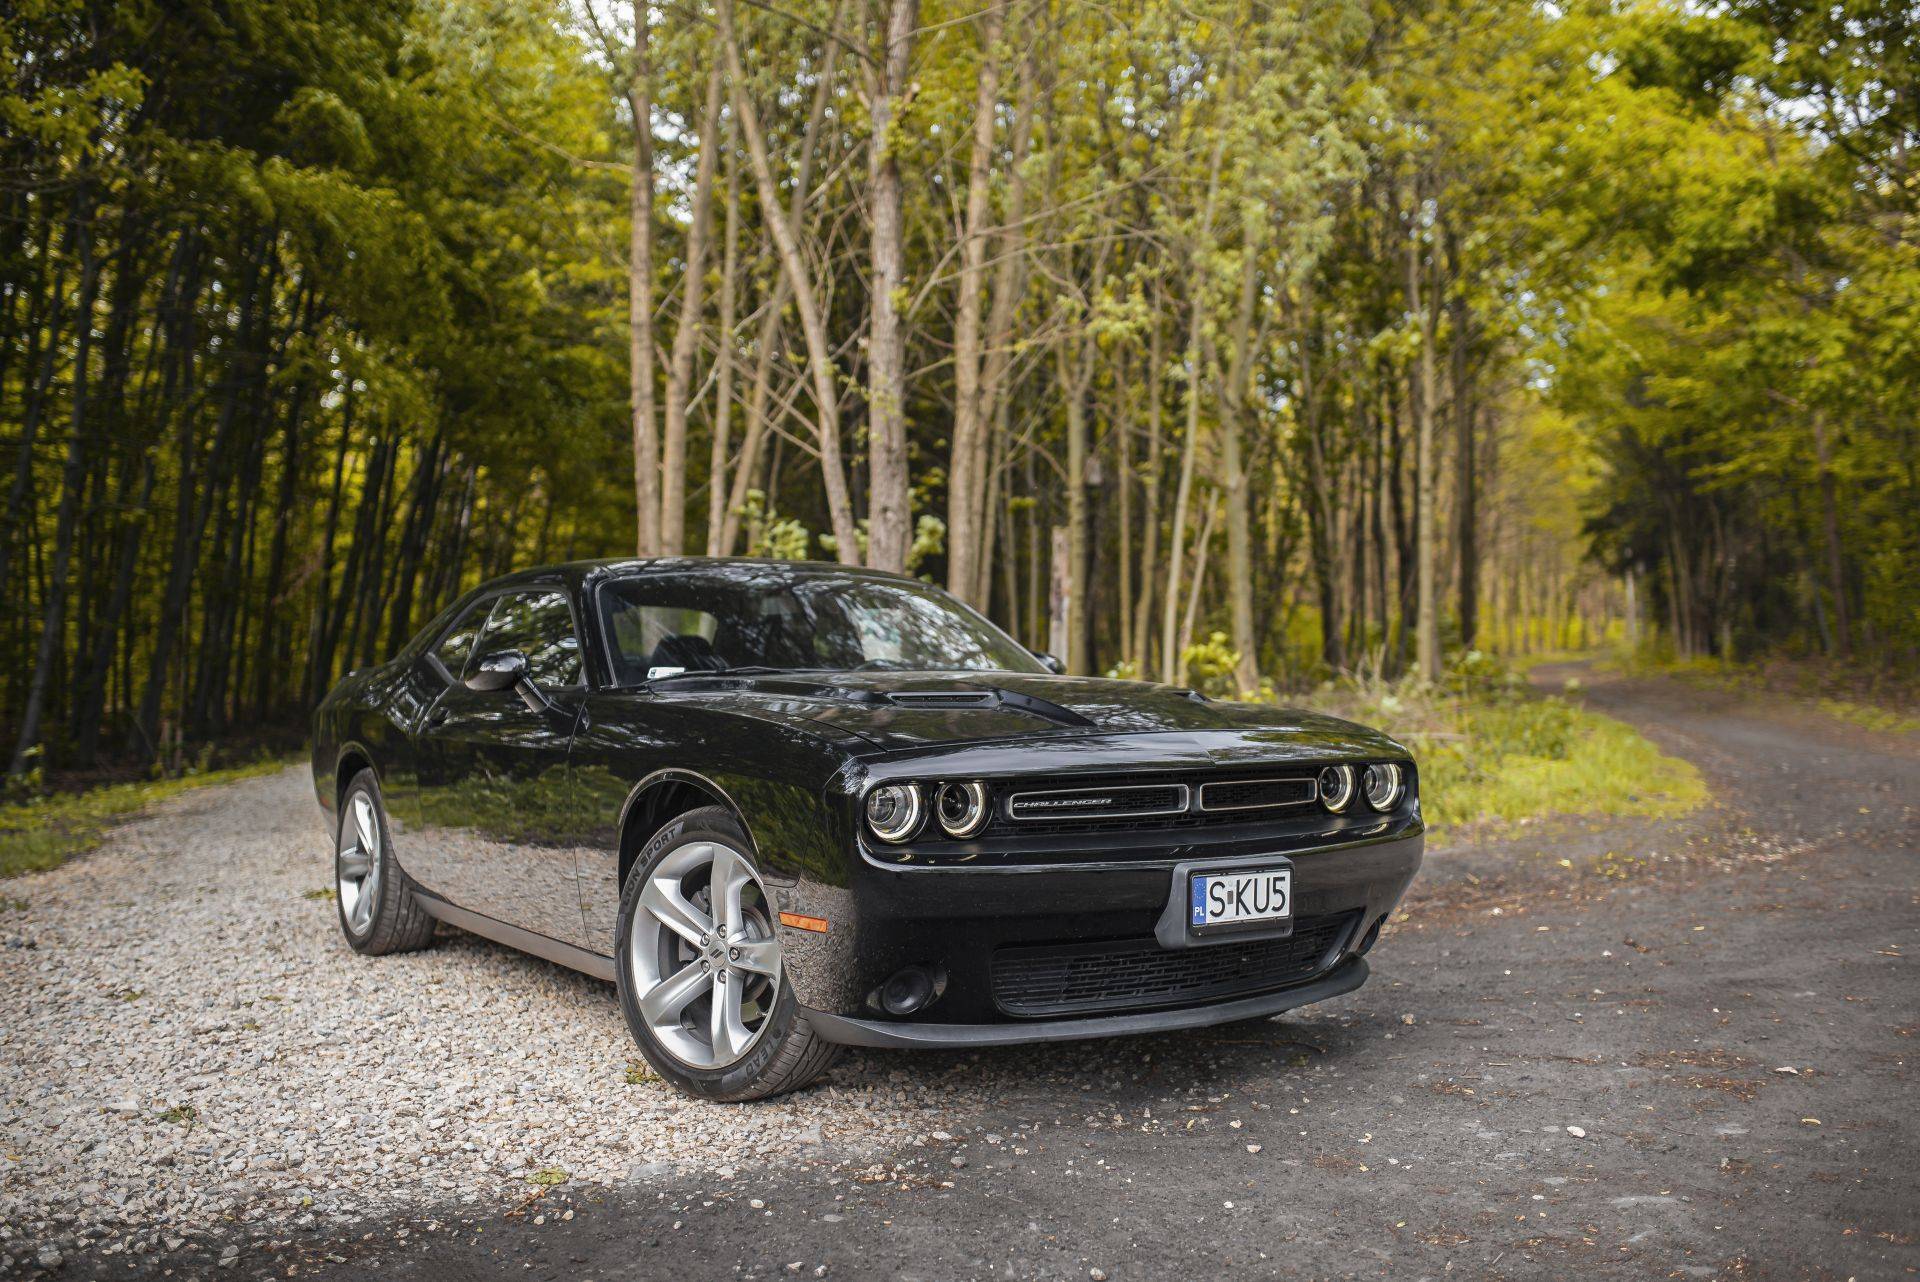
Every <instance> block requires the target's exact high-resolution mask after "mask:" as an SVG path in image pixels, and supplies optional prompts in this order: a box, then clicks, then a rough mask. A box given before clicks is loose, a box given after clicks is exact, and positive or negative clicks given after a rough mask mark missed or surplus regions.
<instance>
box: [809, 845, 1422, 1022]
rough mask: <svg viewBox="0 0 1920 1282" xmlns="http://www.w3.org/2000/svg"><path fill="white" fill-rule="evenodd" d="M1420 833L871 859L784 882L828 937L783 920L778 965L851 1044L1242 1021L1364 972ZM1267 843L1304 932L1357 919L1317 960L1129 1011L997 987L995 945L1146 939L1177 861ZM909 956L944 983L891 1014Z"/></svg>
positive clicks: (1415, 857) (1415, 863)
mask: <svg viewBox="0 0 1920 1282" xmlns="http://www.w3.org/2000/svg"><path fill="white" fill-rule="evenodd" d="M1424 840H1425V838H1424V835H1423V833H1422V831H1421V830H1420V828H1419V827H1418V825H1417V823H1416V824H1415V825H1414V826H1413V827H1412V828H1411V830H1410V831H1409V830H1402V831H1400V832H1398V833H1394V834H1390V835H1381V836H1378V837H1375V838H1372V839H1369V840H1364V841H1359V842H1349V843H1346V844H1342V845H1338V846H1328V847H1324V848H1322V849H1318V850H1299V849H1294V850H1288V851H1286V852H1285V853H1284V855H1279V854H1277V852H1275V851H1274V850H1273V848H1272V847H1271V846H1270V845H1265V844H1264V843H1261V842H1259V841H1247V842H1238V841H1233V842H1217V843H1216V842H1209V843H1205V844H1204V845H1202V844H1183V845H1180V846H1177V847H1171V848H1169V849H1168V850H1167V852H1166V855H1165V857H1163V858H1161V859H1156V860H1153V861H1151V862H1131V863H1116V864H1108V865H1103V866H1087V865H1082V866H1079V867H1046V866H1042V867H1032V866H1026V867H1017V868H1007V867H997V868H964V867H939V868H928V867H917V868H915V867H907V868H900V867H882V866H879V865H876V864H873V863H864V864H863V865H862V866H861V867H860V868H859V869H858V872H857V876H856V877H855V878H854V879H853V885H852V886H851V887H846V888H838V887H835V888H828V887H820V886H813V885H809V884H808V883H806V882H805V881H804V880H803V881H802V882H801V883H800V884H799V885H796V886H794V887H793V888H791V889H789V890H785V891H783V893H782V894H781V896H780V899H781V907H782V908H783V909H790V910H792V911H796V912H799V913H802V914H807V915H812V916H816V917H820V918H825V919H828V920H829V921H830V922H831V929H830V932H829V933H828V934H824V935H822V934H802V933H801V932H799V931H793V930H788V929H784V928H783V930H782V932H781V938H782V943H783V945H784V946H785V947H786V953H787V958H788V972H787V973H788V976H789V979H790V981H791V982H792V983H793V986H794V993H795V997H796V998H797V999H798V1001H799V1003H800V1005H801V1006H803V1007H805V1008H807V1010H808V1011H810V1012H812V1013H813V1018H814V1019H815V1022H816V1024H817V1026H818V1027H820V1029H821V1031H822V1033H823V1034H824V1035H825V1036H827V1037H828V1038H829V1039H830V1040H835V1041H844V1042H848V1043H850V1044H853V1045H867V1046H881V1045H888V1046H892V1045H911V1046H919V1045H964V1046H979V1045H1000V1044H1011V1043H1018V1042H1029V1041H1050V1040H1060V1039H1063V1038H1074V1037H1103V1036H1110V1035H1114V1034H1117V1033H1128V1032H1145V1031H1153V1030H1156V1029H1164V1028H1182V1027H1198V1026H1201V1025H1205V1024H1209V1023H1216V1022H1219V1021H1221V1020H1231V1019H1240V1018H1251V1017H1254V1016H1257V1015H1261V1014H1270V1013H1273V1012H1275V1011H1280V1010H1287V1009H1290V1008H1291V1007H1293V1006H1298V1005H1303V1004H1306V1003H1308V1002H1313V1001H1319V1000H1322V999H1323V998H1324V997H1330V996H1334V995H1336V994H1337V993H1341V992H1347V991H1349V990H1350V989H1351V988H1352V987H1357V986H1358V985H1359V984H1360V983H1361V982H1362V981H1363V980H1364V979H1365V977H1366V970H1365V967H1364V966H1362V967H1359V968H1357V969H1351V968H1350V967H1351V965H1352V963H1353V962H1354V961H1356V960H1357V954H1358V953H1360V952H1361V951H1364V949H1365V947H1366V946H1367V945H1369V944H1370V943H1371V942H1372V938H1373V936H1374V935H1375V934H1376V933H1377V928H1378V926H1379V924H1380V923H1381V922H1382V921H1383V920H1384V919H1385V918H1386V916H1387V915H1388V914H1389V913H1390V912H1392V910H1393V909H1394V907H1395V906H1396V905H1397V904H1398V903H1399V902H1400V899H1401V896H1402V895H1404V894H1405V893H1406V889H1407V886H1408V885H1409V883H1411V881H1412V880H1413V876H1414V874H1415V872H1416V871H1417V870H1418V868H1419V865H1420V860H1421V855H1422V851H1423V846H1424ZM1269 854H1273V855H1276V857H1284V858H1286V859H1287V860H1289V861H1290V862H1291V863H1292V866H1293V869H1294V879H1293V885H1294V903H1295V909H1294V911H1295V919H1296V921H1297V922H1298V923H1299V928H1300V929H1302V930H1304V929H1306V928H1307V927H1308V926H1309V925H1311V924H1313V923H1314V922H1316V921H1317V922H1319V923H1322V924H1325V923H1328V922H1330V921H1333V920H1335V919H1338V920H1340V921H1342V922H1346V923H1350V924H1349V925H1344V926H1342V927H1341V933H1340V934H1339V936H1338V944H1337V947H1336V948H1335V949H1334V950H1333V951H1332V952H1330V953H1329V954H1328V955H1327V956H1326V957H1325V958H1324V959H1322V960H1320V961H1319V962H1318V963H1317V964H1315V965H1314V966H1313V968H1312V971H1311V973H1301V974H1293V973H1288V974H1284V975H1275V976H1274V982H1273V983H1272V985H1271V986H1266V985H1261V984H1259V983H1257V982H1255V983H1248V984H1245V985H1243V986H1241V987H1240V988H1239V991H1237V992H1234V991H1220V990H1216V991H1212V992H1206V993H1203V994H1201V995H1198V996H1180V997H1173V998H1170V999H1159V1000H1154V1001H1152V1002H1147V1001H1142V1002H1141V1003H1140V1004H1139V1005H1138V1007H1137V1008H1120V1007H1115V1008H1113V1009H1106V1010H1094V1009H1087V1010H1084V1011H1079V1010H1076V1011H1067V1010H1044V1009H1035V1010H1032V1011H1030V1012H1029V1013H1027V1014H1025V1015H1020V1014H1015V1013H1012V1012H1010V1011H1009V1010H1008V1009H1007V1008H1006V1007H1005V1004H1004V1002H1003V1000H1001V999H998V998H997V997H996V993H995V958H996V954H998V953H999V952H1000V951H1001V950H1002V949H1021V950H1027V951H1029V952H1030V951H1032V950H1033V949H1034V948H1036V947H1037V948H1042V949H1044V948H1047V947H1051V946H1062V947H1065V946H1077V945H1087V946H1099V945H1102V944H1105V943H1108V942H1112V943H1116V944H1127V943H1135V942H1141V941H1144V942H1145V943H1146V944H1147V945H1149V946H1151V945H1152V941H1154V939H1155V931H1156V927H1157V926H1158V925H1159V924H1160V922H1161V919H1162V916H1163V914H1164V913H1165V911H1166V908H1167V904H1168V900H1169V897H1170V895H1171V894H1172V893H1173V888H1174V884H1175V872H1174V869H1175V866H1176V865H1177V864H1179V863H1181V862H1183V861H1186V860H1192V859H1206V860H1209V861H1211V860H1232V859H1241V858H1247V857H1255V856H1263V855H1269ZM1223 942H1224V941H1223ZM1209 947H1210V946H1209V945H1205V944H1203V945H1200V947H1199V948H1198V949H1196V951H1204V950H1206V949H1208V948H1209ZM905 966H921V967H924V968H927V969H928V970H929V971H932V972H935V973H938V974H940V975H942V976H943V977H944V980H945V983H944V986H943V988H942V990H941V993H940V996H939V997H938V998H937V999H936V1000H934V1001H933V1002H932V1003H930V1004H929V1005H928V1006H926V1007H925V1008H924V1009H923V1010H921V1011H919V1012H917V1013H915V1014H914V1015H912V1016H909V1017H907V1018H906V1019H904V1020H896V1019H891V1018H888V1017H887V1016H886V1015H885V1014H884V1013H883V1012H882V1011H880V1010H879V1009H878V1007H877V1006H876V1005H874V1004H873V1003H872V1002H871V1001H870V996H871V994H872V993H873V992H874V990H875V989H876V988H878V987H879V986H880V985H881V984H882V983H883V982H884V981H885V980H886V979H887V978H888V976H890V975H892V974H894V973H895V972H896V971H898V970H900V969H901V968H902V967H905ZM1340 977H1346V978H1340ZM1340 983H1346V984H1347V986H1346V987H1340V986H1338V985H1339V984H1340ZM1257 989H1264V991H1256V990H1257ZM1303 994H1305V995H1303ZM1004 996H1005V994H1004V993H1003V994H1002V997H1004ZM1223 1012H1224V1013H1223ZM1183 1020H1186V1021H1189V1022H1181V1021H1183Z"/></svg>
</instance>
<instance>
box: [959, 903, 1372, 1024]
mask: <svg viewBox="0 0 1920 1282" xmlns="http://www.w3.org/2000/svg"><path fill="white" fill-rule="evenodd" d="M1359 918H1360V914H1359V913H1358V912H1346V913H1335V914H1331V915H1329V916H1324V917H1303V918H1301V919H1300V920H1299V921H1297V922H1295V923H1294V927H1293V934H1292V935H1290V936H1288V937H1287V938H1285V939H1260V940H1253V941H1251V942H1248V943H1244V944H1216V945H1212V946H1209V947H1203V948H1180V949H1169V948H1162V947H1161V946H1160V944H1159V942H1158V941H1157V940H1152V939H1124V940H1114V941H1109V942H1106V943H1097V944H1047V945H1042V946H1038V947H1029V946H1022V947H1017V948H1002V949H1000V950H998V951H997V952H995V953H994V955H993V1000H994V1004H995V1005H996V1006H998V1007H999V1008H1000V1009H1001V1011H1003V1012H1004V1013H1006V1014H1008V1015H1023V1016H1036V1015H1085V1014H1092V1013H1095V1012H1100V1011H1129V1010H1151V1009H1153V1008H1155V1007H1161V1006H1193V1005H1199V1004H1201V1003H1205V1002H1214V1001H1226V1000H1228V999H1230V998H1234V997H1248V996H1252V995H1253V994H1255V993H1264V992H1269V991H1271V990H1273V989H1276V988H1284V987H1286V986H1287V985H1288V984H1295V983H1299V982H1300V981H1302V980H1305V979H1308V978H1310V977H1312V976H1313V975H1314V974H1316V973H1318V972H1319V971H1321V970H1323V969H1325V967H1326V965H1327V963H1328V961H1329V960H1330V959H1331V958H1332V955H1333V952H1334V950H1335V949H1336V948H1338V947H1339V946H1340V945H1342V944H1343V943H1345V942H1346V939H1347V936H1348V934H1349V933H1350V932H1351V931H1352V929H1353V927H1354V924H1355V923H1356V922H1357V921H1358V920H1359Z"/></svg>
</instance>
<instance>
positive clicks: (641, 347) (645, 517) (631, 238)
mask: <svg viewBox="0 0 1920 1282" xmlns="http://www.w3.org/2000/svg"><path fill="white" fill-rule="evenodd" d="M650 7H651V6H650V5H649V4H648V3H647V2H646V0H633V79H632V80H631V82H630V83H629V84H628V86H627V105H628V106H629V108H630V109H631V110H632V112H633V182H632V185H631V187H630V189H629V192H628V201H627V213H628V218H629V220H630V221H629V226H628V231H627V377H628V399H629V402H630V405H631V408H632V410H633V502H634V507H635V509H636V511H637V520H638V531H637V539H636V548H635V550H636V551H637V552H638V553H639V555H641V556H658V555H659V553H660V440H659V427H658V425H657V424H656V423H655V422H654V418H653V67H652V60H651V57H650V55H649V51H648V39H649V36H648V31H647V12H648V10H649V8H650ZM738 74H739V73H738V72H737V71H736V72H735V75H736V76H738Z"/></svg>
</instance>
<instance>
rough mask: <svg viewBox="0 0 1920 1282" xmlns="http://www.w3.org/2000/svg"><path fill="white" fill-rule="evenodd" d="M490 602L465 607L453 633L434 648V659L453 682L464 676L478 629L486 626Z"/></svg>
mask: <svg viewBox="0 0 1920 1282" xmlns="http://www.w3.org/2000/svg"><path fill="white" fill-rule="evenodd" d="M492 604H493V602H491V601H476V602H475V603H474V604H472V605H470V606H468V607H467V612H466V613H465V614H463V615H461V616H460V622H458V623H456V624H454V625H453V631H451V632H449V633H447V635H446V637H445V639H443V640H442V641H441V642H440V644H439V645H437V646H435V647H434V650H433V654H434V657H435V658H437V659H439V660H440V662H441V663H443V664H445V665H446V669H447V674H448V675H449V676H451V677H452V678H453V679H454V680H455V681H458V680H460V678H461V677H463V676H465V675H466V671H467V660H468V659H470V658H472V657H473V643H474V642H475V641H476V640H477V639H478V638H479V636H480V629H481V628H482V627H484V626H485V625H486V622H487V614H488V613H489V609H488V607H490V606H491V605H492Z"/></svg>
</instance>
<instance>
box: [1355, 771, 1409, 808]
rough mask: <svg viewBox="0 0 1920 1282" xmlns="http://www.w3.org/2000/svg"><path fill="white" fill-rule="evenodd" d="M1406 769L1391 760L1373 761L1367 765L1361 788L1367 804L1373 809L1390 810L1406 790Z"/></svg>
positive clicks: (1398, 802)
mask: <svg viewBox="0 0 1920 1282" xmlns="http://www.w3.org/2000/svg"><path fill="white" fill-rule="evenodd" d="M1406 778H1407V775H1406V771H1404V770H1402V769H1401V768H1400V767H1399V766H1398V765H1397V764H1396V763H1394V762H1391V761H1380V762H1375V763H1374V764H1373V765H1370V766H1368V767H1367V772H1366V776H1365V778H1364V780H1363V781H1362V790H1363V791H1364V792H1365V793H1366V794H1367V804H1368V805H1369V806H1372V807H1373V808H1374V809H1375V810H1380V811H1386V810H1392V809H1393V808H1394V807H1395V806H1397V805H1399V804H1400V798H1401V797H1402V796H1403V795H1404V794H1405V792H1406Z"/></svg>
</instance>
